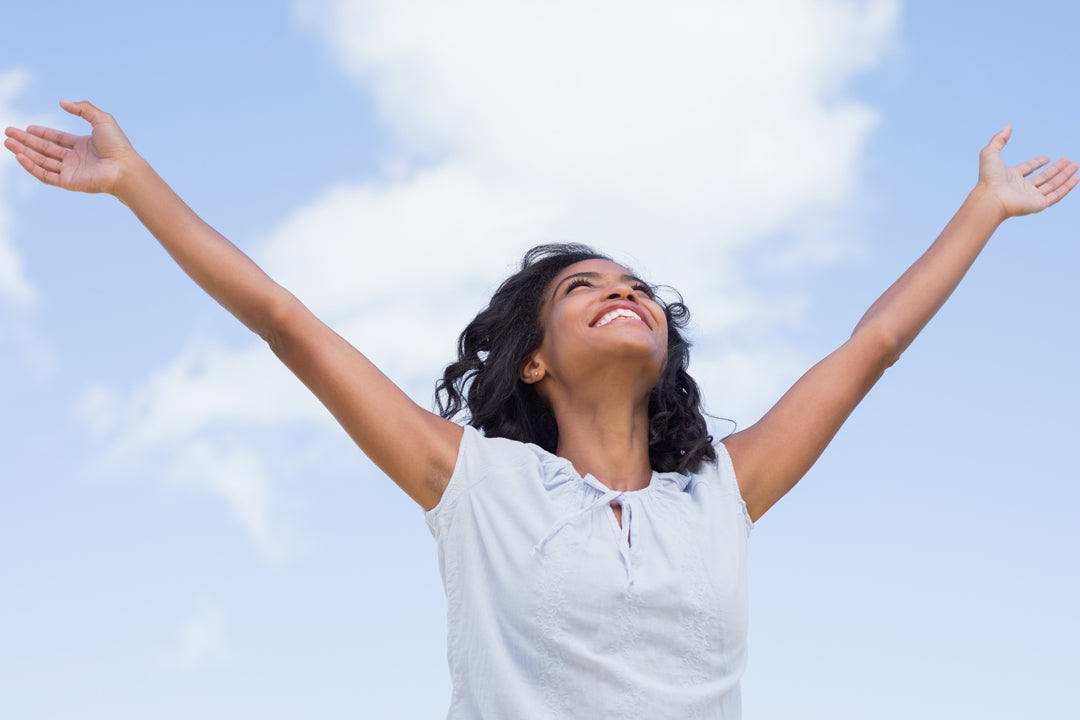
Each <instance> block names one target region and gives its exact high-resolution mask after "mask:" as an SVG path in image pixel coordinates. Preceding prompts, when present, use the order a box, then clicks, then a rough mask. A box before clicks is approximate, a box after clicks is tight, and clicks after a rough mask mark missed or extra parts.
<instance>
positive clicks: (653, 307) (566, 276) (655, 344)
mask: <svg viewBox="0 0 1080 720" xmlns="http://www.w3.org/2000/svg"><path fill="white" fill-rule="evenodd" d="M540 322H541V324H542V325H543V327H544V340H543V343H542V344H541V346H540V349H539V350H538V351H537V352H536V353H534V354H533V356H532V360H531V362H530V363H528V364H527V365H526V367H525V369H523V379H525V380H526V381H527V382H528V381H537V380H540V379H543V376H545V375H551V376H554V377H555V378H557V379H560V380H562V381H563V382H564V384H567V385H570V386H572V385H573V381H574V380H575V379H578V378H580V379H591V378H595V377H596V372H597V370H601V371H605V370H610V369H614V368H616V367H618V368H620V369H623V368H625V369H628V370H630V371H631V372H636V373H638V374H639V375H640V377H641V379H642V380H643V384H645V385H647V386H648V387H647V388H646V389H647V390H651V389H652V387H653V386H654V385H655V384H656V382H657V381H658V380H659V378H660V373H661V372H662V370H663V367H664V363H665V362H666V360H667V342H668V328H667V317H666V316H665V315H664V310H663V308H661V307H660V305H659V304H658V303H657V302H656V301H655V300H654V299H653V296H652V290H651V289H650V287H649V286H648V284H646V283H645V282H643V281H642V280H640V279H638V278H636V277H634V276H633V275H631V274H630V271H629V270H627V269H626V268H625V267H623V266H622V265H619V264H618V263H615V262H612V261H610V260H584V261H582V262H578V263H574V264H573V265H570V266H568V267H566V268H565V269H563V271H562V272H560V273H559V274H558V275H557V276H555V279H554V280H552V281H551V284H550V285H549V286H548V288H547V289H546V291H545V295H544V302H543V305H542V306H541V310H540ZM530 373H533V374H532V375H530Z"/></svg>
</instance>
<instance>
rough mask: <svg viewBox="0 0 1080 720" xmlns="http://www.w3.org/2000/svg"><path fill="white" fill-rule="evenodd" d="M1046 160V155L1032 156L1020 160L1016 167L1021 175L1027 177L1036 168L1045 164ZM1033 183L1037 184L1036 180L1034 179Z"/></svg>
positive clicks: (1047, 160)
mask: <svg viewBox="0 0 1080 720" xmlns="http://www.w3.org/2000/svg"><path fill="white" fill-rule="evenodd" d="M1048 162H1050V158H1048V157H1037V158H1032V159H1031V160H1027V161H1025V162H1022V163H1020V164H1019V165H1017V166H1016V169H1017V170H1018V171H1019V172H1020V174H1021V175H1023V176H1024V177H1027V176H1028V175H1030V174H1031V173H1033V172H1035V171H1036V170H1038V169H1039V168H1041V167H1042V166H1043V165H1045V164H1046V163H1048ZM1035 184H1036V185H1038V184H1039V183H1038V181H1037V180H1036V183H1035Z"/></svg>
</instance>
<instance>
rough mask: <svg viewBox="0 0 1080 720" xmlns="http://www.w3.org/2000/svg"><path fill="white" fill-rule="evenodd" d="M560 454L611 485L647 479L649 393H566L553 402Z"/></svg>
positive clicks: (641, 483)
mask: <svg viewBox="0 0 1080 720" xmlns="http://www.w3.org/2000/svg"><path fill="white" fill-rule="evenodd" d="M552 408H553V410H554V411H555V420H556V422H557V424H558V426H559V447H558V450H557V452H556V454H557V455H559V457H563V458H566V459H567V460H569V461H570V462H571V463H573V465H574V468H575V469H576V470H577V471H578V473H579V474H581V475H585V474H589V475H592V476H593V477H595V478H596V479H597V480H599V481H600V482H601V483H603V484H604V485H606V486H607V487H609V488H611V489H612V490H640V489H641V488H644V487H646V486H647V485H648V484H649V481H650V479H651V478H652V467H651V466H650V464H649V406H648V398H645V399H643V400H640V401H634V400H633V399H632V398H626V397H618V396H616V397H612V396H611V394H610V393H606V394H605V395H604V397H601V398H588V397H580V396H578V397H566V398H564V399H562V400H561V401H559V402H554V403H553V404H552Z"/></svg>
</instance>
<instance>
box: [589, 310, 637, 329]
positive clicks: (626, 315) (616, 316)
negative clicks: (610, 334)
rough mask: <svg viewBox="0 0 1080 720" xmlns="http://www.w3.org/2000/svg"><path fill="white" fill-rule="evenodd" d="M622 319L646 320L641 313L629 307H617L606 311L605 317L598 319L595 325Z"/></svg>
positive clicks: (600, 325) (599, 325) (601, 325)
mask: <svg viewBox="0 0 1080 720" xmlns="http://www.w3.org/2000/svg"><path fill="white" fill-rule="evenodd" d="M620 319H623V320H637V321H638V322H641V323H643V322H644V321H643V320H642V319H641V316H640V315H638V314H637V313H636V312H634V311H633V310H631V309H629V308H615V309H614V310H612V311H610V312H607V313H605V314H604V316H603V317H601V318H600V319H599V320H597V321H596V324H594V325H593V327H603V326H604V325H608V324H610V323H613V322H615V321H616V320H620Z"/></svg>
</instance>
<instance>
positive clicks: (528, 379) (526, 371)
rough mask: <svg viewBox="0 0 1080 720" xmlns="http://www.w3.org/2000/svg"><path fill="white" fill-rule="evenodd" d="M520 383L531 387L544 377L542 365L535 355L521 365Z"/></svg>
mask: <svg viewBox="0 0 1080 720" xmlns="http://www.w3.org/2000/svg"><path fill="white" fill-rule="evenodd" d="M519 376H520V377H521V382H523V383H525V384H526V385H532V384H534V383H538V382H540V380H542V379H543V377H544V364H543V363H542V362H540V360H539V359H538V358H537V357H536V356H535V355H530V356H529V357H528V358H527V359H526V360H525V362H523V363H522V364H521V373H520V375H519Z"/></svg>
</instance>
